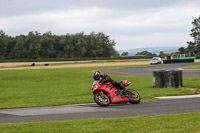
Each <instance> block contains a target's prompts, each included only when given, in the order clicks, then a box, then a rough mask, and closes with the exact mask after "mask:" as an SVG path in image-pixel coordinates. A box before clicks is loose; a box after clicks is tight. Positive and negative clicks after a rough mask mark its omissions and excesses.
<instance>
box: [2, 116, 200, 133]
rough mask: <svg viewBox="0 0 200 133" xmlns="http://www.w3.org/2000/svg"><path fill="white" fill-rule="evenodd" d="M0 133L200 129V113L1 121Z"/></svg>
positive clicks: (181, 132) (197, 132)
mask: <svg viewBox="0 0 200 133" xmlns="http://www.w3.org/2000/svg"><path fill="white" fill-rule="evenodd" d="M0 132H2V133H110V132H113V133H200V113H189V114H173V115H160V116H138V117H131V118H111V119H88V120H73V121H54V122H32V123H18V124H0Z"/></svg>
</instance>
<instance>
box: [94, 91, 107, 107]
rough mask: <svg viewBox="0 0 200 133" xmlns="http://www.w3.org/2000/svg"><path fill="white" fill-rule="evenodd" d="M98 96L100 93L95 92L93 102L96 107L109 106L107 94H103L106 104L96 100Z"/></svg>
mask: <svg viewBox="0 0 200 133" xmlns="http://www.w3.org/2000/svg"><path fill="white" fill-rule="evenodd" d="M99 95H100V92H96V93H95V94H94V101H95V102H96V103H97V104H98V105H100V106H102V107H105V106H109V105H110V95H109V94H105V93H103V95H104V97H105V98H106V99H107V102H105V103H104V102H102V101H100V100H99V99H98V97H99Z"/></svg>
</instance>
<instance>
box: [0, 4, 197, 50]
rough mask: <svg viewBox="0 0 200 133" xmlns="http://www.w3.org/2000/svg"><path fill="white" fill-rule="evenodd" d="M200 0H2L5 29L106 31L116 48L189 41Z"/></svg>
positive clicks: (11, 32)
mask: <svg viewBox="0 0 200 133" xmlns="http://www.w3.org/2000/svg"><path fill="white" fill-rule="evenodd" d="M199 16H200V0H0V29H2V30H3V31H4V32H6V34H8V35H11V36H16V35H20V34H24V35H27V34H28V32H30V31H38V32H40V33H42V34H43V33H45V32H48V31H51V32H52V34H57V35H63V34H66V33H70V34H74V33H79V32H84V33H85V34H89V33H91V32H92V31H94V32H95V33H98V32H103V33H105V34H106V35H109V36H110V38H111V39H114V40H115V42H116V43H117V44H116V46H115V49H116V50H125V49H134V48H143V47H168V46H178V47H181V46H187V43H186V42H187V41H192V40H193V39H192V38H191V37H190V35H189V34H190V32H191V29H192V24H191V22H192V21H193V20H194V19H195V18H198V17H199Z"/></svg>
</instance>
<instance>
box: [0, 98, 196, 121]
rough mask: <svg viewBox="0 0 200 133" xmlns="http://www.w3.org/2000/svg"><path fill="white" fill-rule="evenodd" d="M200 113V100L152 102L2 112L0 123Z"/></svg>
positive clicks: (6, 110) (7, 110) (0, 113)
mask: <svg viewBox="0 0 200 133" xmlns="http://www.w3.org/2000/svg"><path fill="white" fill-rule="evenodd" d="M189 112H200V98H188V99H173V100H150V101H142V102H141V103H139V104H113V105H111V106H109V107H100V106H98V105H96V104H88V105H71V106H54V107H35V108H21V109H4V110H0V123H22V122H37V121H60V120H75V119H91V118H118V117H135V116H139V115H161V114H176V113H189Z"/></svg>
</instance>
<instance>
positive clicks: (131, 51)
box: [118, 47, 179, 55]
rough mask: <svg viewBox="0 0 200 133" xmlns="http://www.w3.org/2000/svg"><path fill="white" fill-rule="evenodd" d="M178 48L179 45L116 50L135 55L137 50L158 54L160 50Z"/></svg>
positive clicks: (170, 50) (167, 50)
mask: <svg viewBox="0 0 200 133" xmlns="http://www.w3.org/2000/svg"><path fill="white" fill-rule="evenodd" d="M178 48H179V47H147V48H137V49H127V50H119V51H118V52H119V53H120V54H122V53H123V52H128V53H129V55H135V54H136V53H137V52H142V51H145V50H146V51H149V52H151V53H155V54H159V53H160V51H164V53H172V52H178Z"/></svg>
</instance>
